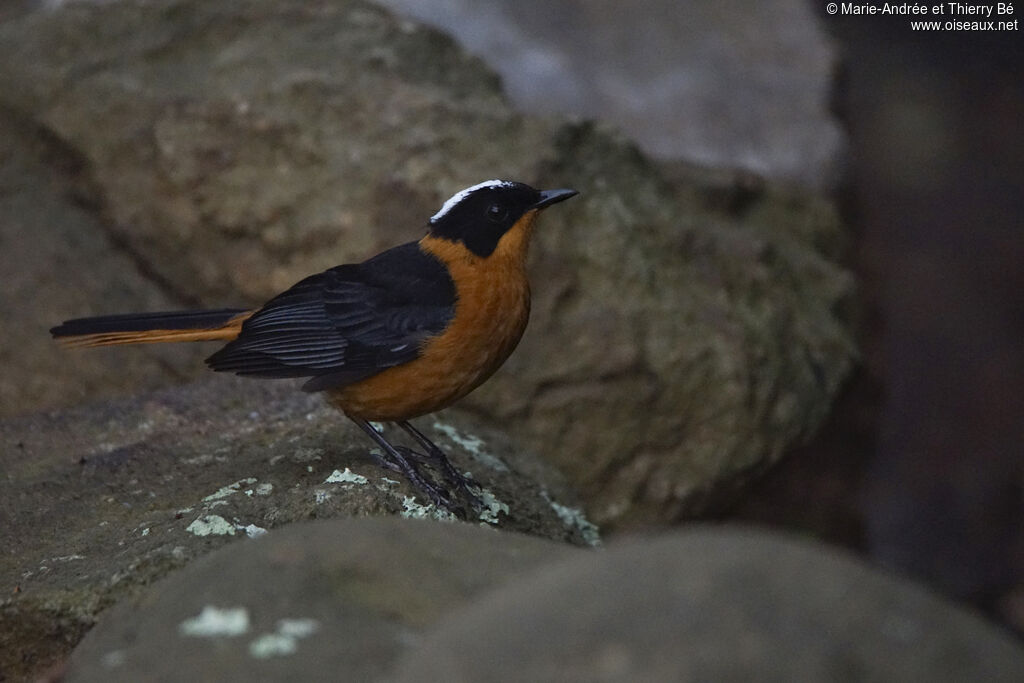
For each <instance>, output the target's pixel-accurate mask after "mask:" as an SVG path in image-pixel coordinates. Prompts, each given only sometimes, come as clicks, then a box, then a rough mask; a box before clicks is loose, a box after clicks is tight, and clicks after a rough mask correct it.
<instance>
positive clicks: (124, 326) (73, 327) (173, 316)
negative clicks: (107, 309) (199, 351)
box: [50, 308, 246, 337]
mask: <svg viewBox="0 0 1024 683" xmlns="http://www.w3.org/2000/svg"><path fill="white" fill-rule="evenodd" d="M245 312H246V309H244V308H221V309H217V310H210V311H168V312H163V313H127V314H121V315H101V316H97V317H95V318H76V319H74V320H66V321H64V322H63V323H61V324H60V325H58V326H56V327H54V328H51V329H50V334H52V335H53V336H54V337H76V336H79V335H84V334H104V333H111V332H145V331H147V330H197V329H209V328H215V327H219V326H221V325H223V324H225V323H226V322H228V321H229V320H231V319H232V318H234V317H235V316H237V315H240V314H242V313H245Z"/></svg>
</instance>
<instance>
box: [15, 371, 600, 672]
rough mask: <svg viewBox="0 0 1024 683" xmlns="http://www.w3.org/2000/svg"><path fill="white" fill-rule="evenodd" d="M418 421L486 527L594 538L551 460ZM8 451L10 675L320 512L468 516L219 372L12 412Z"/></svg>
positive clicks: (358, 440)
mask: <svg viewBox="0 0 1024 683" xmlns="http://www.w3.org/2000/svg"><path fill="white" fill-rule="evenodd" d="M419 423H420V425H421V426H422V427H423V429H424V431H425V433H426V434H427V435H428V436H430V438H432V439H434V440H436V442H437V443H438V445H440V446H441V447H442V448H444V449H446V450H447V451H448V452H449V454H450V455H451V457H452V460H453V462H454V463H455V464H456V466H457V467H459V468H460V469H461V470H462V471H468V472H470V474H471V475H472V476H473V477H474V479H475V480H476V481H477V482H478V483H480V484H481V485H482V486H483V490H484V493H483V499H484V502H485V503H486V509H485V510H484V511H483V512H482V513H481V514H480V515H479V519H477V520H475V521H476V522H477V523H480V524H484V525H485V526H495V527H505V528H509V529H515V530H518V531H522V532H525V533H529V534H531V535H536V536H542V537H547V538H552V539H557V540H559V541H569V542H575V543H578V544H581V545H586V544H588V543H593V542H596V541H597V535H596V528H595V527H593V525H590V524H589V523H588V522H587V521H586V519H585V518H584V516H583V515H582V513H581V512H580V511H579V509H578V503H577V501H576V499H575V498H573V497H572V495H571V493H570V491H569V489H568V487H566V486H565V484H564V482H563V480H562V478H561V477H560V476H558V474H557V473H555V472H554V471H553V470H552V468H551V466H550V465H545V464H544V463H543V462H541V461H540V460H538V459H537V458H536V456H532V455H530V454H529V453H528V452H526V451H523V450H522V449H521V448H516V447H514V446H513V445H512V444H511V443H509V442H508V440H507V437H503V436H501V435H500V434H498V433H497V432H495V431H494V430H491V429H488V428H486V427H483V426H481V425H479V423H478V421H475V420H472V419H468V418H467V417H466V416H464V415H460V414H458V413H456V412H443V413H440V414H438V415H437V416H435V418H434V419H426V420H421V421H419ZM0 443H2V444H3V447H2V450H0V475H2V476H0V520H3V523H2V524H0V548H3V553H0V672H4V673H5V674H7V675H11V676H22V675H27V674H28V673H31V672H36V673H38V672H39V671H40V670H41V669H42V668H43V666H44V665H45V664H46V663H47V662H49V661H53V660H57V659H59V658H60V657H61V656H63V655H64V654H66V652H67V650H68V649H69V648H70V647H71V646H72V645H73V644H74V643H75V642H77V640H78V639H79V638H81V636H82V634H83V633H84V632H85V631H86V630H87V629H88V628H89V627H90V626H91V625H92V624H93V622H94V621H95V618H96V615H97V614H98V613H99V612H100V611H102V610H103V609H105V608H107V607H109V606H110V605H112V604H114V603H116V602H118V601H120V600H122V599H124V598H125V597H126V596H127V595H131V594H133V593H134V592H135V591H136V590H138V588H139V587H140V586H142V585H145V584H147V583H150V582H151V581H153V580H155V579H157V578H159V577H160V576H163V575H164V574H167V573H169V572H171V571H173V570H176V569H180V568H181V567H182V566H184V565H186V564H188V563H189V562H190V561H192V560H194V559H195V558H197V557H200V556H202V555H204V554H206V553H208V552H209V551H211V550H213V549H216V548H219V547H220V546H222V545H225V544H227V543H243V544H244V543H247V542H250V541H249V540H248V539H252V538H258V537H260V536H261V535H263V534H264V533H266V531H267V530H270V529H274V528H276V527H281V526H285V525H288V524H290V523H293V522H297V521H303V520H308V519H316V518H335V517H362V516H367V515H394V516H402V517H414V518H418V517H426V518H435V519H444V520H448V521H451V522H452V523H453V524H455V523H456V522H455V521H454V518H453V517H452V516H451V515H450V514H448V513H446V512H443V511H440V510H438V509H436V508H435V507H433V506H432V505H429V504H427V501H425V500H423V497H422V496H419V495H417V494H416V492H415V491H414V490H413V489H411V488H410V487H409V485H408V483H407V482H405V481H404V480H401V478H400V477H398V476H393V475H391V473H390V472H386V471H384V470H382V469H380V468H378V467H377V466H376V465H374V464H373V463H372V461H371V460H370V459H369V457H368V456H367V450H368V448H369V447H370V446H371V444H370V442H369V440H368V439H367V438H366V436H365V435H364V434H363V433H362V432H361V431H359V430H358V429H357V428H356V427H355V426H354V425H351V424H350V423H348V421H347V420H345V419H344V418H343V417H341V416H340V415H339V414H338V413H337V411H335V410H334V409H332V408H330V407H328V406H326V405H325V404H324V403H323V402H322V401H320V400H319V398H318V397H316V396H311V395H309V394H304V393H302V392H301V391H298V389H297V387H295V386H294V383H292V382H285V383H268V382H251V381H248V382H247V381H244V380H240V379H236V378H231V377H216V378H213V379H211V380H209V381H207V382H205V383H202V384H197V385H191V386H188V387H184V388H175V389H170V390H165V391H163V392H160V393H155V394H148V395H146V394H143V395H139V396H136V397H134V398H132V399H125V400H119V401H114V402H109V403H101V404H95V405H92V406H87V407H82V408H76V409H74V410H69V411H65V412H56V413H50V414H38V415H32V416H25V417H17V418H8V419H6V420H0Z"/></svg>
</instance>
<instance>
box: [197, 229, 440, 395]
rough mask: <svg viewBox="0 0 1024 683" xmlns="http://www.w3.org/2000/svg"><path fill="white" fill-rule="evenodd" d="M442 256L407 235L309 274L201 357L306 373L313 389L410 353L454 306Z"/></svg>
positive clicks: (237, 368) (268, 371) (225, 365)
mask: <svg viewBox="0 0 1024 683" xmlns="http://www.w3.org/2000/svg"><path fill="white" fill-rule="evenodd" d="M455 300H456V294H455V286H454V283H453V282H452V281H451V277H450V276H449V275H448V271H447V269H446V268H445V267H444V266H443V264H442V263H441V262H440V261H438V260H437V259H436V258H434V257H433V256H431V255H430V254H427V253H424V252H423V251H421V250H420V249H419V245H418V244H417V243H415V242H412V243H409V244H405V245H402V246H400V247H395V248H394V249H390V250H388V251H385V252H383V253H381V254H379V255H378V256H376V257H374V258H373V259H370V260H369V261H366V262H364V263H361V264H358V265H353V264H347V265H343V266H337V267H335V268H331V269H330V270H326V271H324V272H322V273H319V274H317V275H313V276H310V277H308V278H306V279H304V280H302V281H300V282H298V283H297V284H295V285H294V286H293V287H292V288H291V289H289V290H287V291H285V292H283V293H282V294H280V295H278V296H276V297H274V298H273V299H271V300H270V301H269V302H267V304H266V305H264V306H263V308H261V309H260V310H258V311H257V312H256V313H254V314H253V315H252V316H251V317H250V318H249V319H248V320H246V321H245V323H244V324H243V325H242V329H241V332H240V333H239V335H238V338H237V339H235V340H233V341H231V342H230V343H228V344H227V345H226V346H225V347H224V348H222V349H221V350H220V351H218V352H217V353H215V354H213V355H212V356H210V358H208V359H207V364H208V365H209V366H210V367H212V368H213V369H214V370H221V371H227V372H235V373H238V374H240V375H248V376H255V377H311V378H313V379H311V380H310V381H309V382H307V385H306V388H307V389H309V390H320V389H326V388H330V387H331V386H339V385H342V384H346V383H350V382H353V381H357V380H359V379H363V378H365V377H368V376H370V375H373V374H376V373H378V372H380V371H382V370H385V369H387V368H389V367H393V366H395V365H400V364H402V363H407V362H409V361H411V360H413V359H415V358H416V357H417V356H418V355H419V353H420V348H421V344H422V342H423V340H424V339H426V338H428V337H430V336H433V335H436V334H438V333H440V332H441V331H442V330H443V329H444V328H445V327H446V326H447V325H448V323H449V321H450V320H451V318H452V316H453V315H454V312H455Z"/></svg>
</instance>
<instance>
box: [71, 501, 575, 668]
mask: <svg viewBox="0 0 1024 683" xmlns="http://www.w3.org/2000/svg"><path fill="white" fill-rule="evenodd" d="M583 552H584V551H582V550H579V549H573V548H571V547H568V546H565V545H560V544H556V543H551V542H549V541H543V540H540V539H536V538H528V537H526V536H521V535H519V534H507V533H495V532H494V531H490V530H488V529H481V528H474V527H472V526H469V525H466V524H439V523H436V522H428V521H408V520H399V519H394V518H391V519H383V518H376V519H351V520H336V521H329V522H316V523H312V524H299V525H293V526H290V527H288V528H287V529H281V530H277V531H273V532H271V533H269V534H267V535H266V537H264V538H261V539H259V540H257V541H253V542H249V543H243V544H235V545H233V546H231V547H230V548H225V549H223V550H221V551H218V552H215V553H212V554H210V555H208V556H207V557H205V558H203V559H202V560H199V561H198V562H195V563H194V564H192V565H191V566H189V567H188V568H187V569H185V570H183V571H180V572H177V573H176V574H174V575H173V576H172V577H169V578H168V579H166V580H164V581H161V582H159V583H158V584H156V585H154V586H152V587H150V588H149V589H147V590H146V591H145V592H144V593H140V594H139V595H138V596H136V597H133V598H131V599H130V600H128V601H125V602H123V603H122V604H120V605H118V606H117V607H115V608H113V609H111V610H110V611H108V612H106V613H105V614H104V615H103V616H102V618H101V620H100V623H99V624H98V625H97V626H96V628H95V629H93V630H92V631H91V632H90V633H89V635H88V636H86V638H85V640H84V641H83V642H82V644H81V645H80V646H79V647H78V648H77V649H76V650H75V652H74V654H73V655H72V657H71V661H70V666H69V668H68V672H67V680H68V681H110V680H125V681H129V680H130V681H143V680H147V681H171V680H178V681H181V680H188V681H246V680H259V681H338V680H346V681H372V680H378V679H379V678H380V676H381V675H382V674H384V673H385V672H387V671H388V670H389V669H390V668H391V667H392V666H393V664H394V661H395V659H397V658H398V657H399V656H400V655H401V653H402V652H404V651H405V650H407V649H408V648H409V647H410V646H412V645H414V644H415V643H416V642H417V641H418V640H419V639H420V634H421V632H422V631H423V630H424V629H425V628H427V627H429V625H430V624H432V623H434V622H435V621H436V620H437V619H438V618H439V617H440V616H442V615H444V614H445V613H447V612H448V611H450V610H452V609H454V608H456V607H459V606H462V605H464V604H466V603H468V602H471V601H472V600H473V599H474V598H476V596H478V595H479V594H480V593H482V592H484V591H486V590H489V589H492V588H494V587H495V586H497V585H500V584H502V583H504V582H506V581H508V580H510V579H511V578H512V577H515V576H518V575H521V574H523V573H525V572H528V571H530V570H532V569H534V568H535V567H536V566H537V565H541V564H545V563H548V562H552V561H556V560H561V559H565V558H567V557H571V556H573V555H576V554H579V553H583Z"/></svg>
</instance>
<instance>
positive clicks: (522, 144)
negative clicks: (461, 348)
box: [0, 0, 853, 524]
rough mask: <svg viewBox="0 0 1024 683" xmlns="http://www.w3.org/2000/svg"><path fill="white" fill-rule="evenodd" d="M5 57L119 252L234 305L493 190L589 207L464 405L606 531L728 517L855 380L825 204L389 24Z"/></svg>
mask: <svg viewBox="0 0 1024 683" xmlns="http://www.w3.org/2000/svg"><path fill="white" fill-rule="evenodd" d="M0 61H2V62H3V63H4V64H5V68H4V69H3V70H2V71H0V104H2V105H3V106H5V107H8V108H10V109H12V110H15V111H17V112H19V115H20V116H22V117H23V118H24V119H25V120H27V121H31V122H32V124H33V125H34V126H38V127H39V128H40V129H42V130H44V131H45V132H46V134H47V135H48V136H49V137H50V138H51V139H52V140H54V141H55V142H56V143H57V144H60V145H64V146H65V147H66V148H67V149H68V150H70V152H69V153H73V155H74V156H75V158H78V159H80V160H81V164H80V166H79V168H78V171H77V172H78V174H79V176H80V180H81V181H82V182H81V183H80V186H81V187H86V188H89V192H90V194H89V197H90V201H91V202H92V203H93V204H94V205H96V206H99V207H101V209H102V211H101V215H102V217H103V220H104V223H103V225H104V226H105V229H106V230H108V231H109V233H110V239H112V240H113V241H114V242H115V243H116V244H118V245H121V246H122V247H123V249H125V250H126V251H128V252H129V253H130V254H131V255H132V257H133V259H135V261H136V262H137V263H138V264H139V267H140V268H141V269H142V271H143V272H145V273H148V274H150V276H151V277H152V279H154V280H156V281H160V282H165V283H173V289H174V291H176V292H178V293H179V294H180V296H181V297H183V298H188V299H190V300H195V301H199V302H202V303H205V304H209V305H213V306H224V305H237V304H246V303H256V302H259V301H260V300H261V299H262V298H264V297H267V296H270V295H272V294H274V293H276V292H277V291H280V290H281V289H282V288H284V287H286V286H288V285H290V284H292V283H293V282H295V281H296V280H298V279H300V278H301V277H304V276H305V275H307V274H309V273H310V272H314V271H316V270H319V269H321V268H324V267H327V266H331V265H335V264H337V263H340V262H344V261H349V260H353V259H362V258H365V257H367V256H369V255H371V254H373V253H375V252H376V251H377V250H379V249H381V248H383V247H386V246H391V245H393V244H396V243H399V242H402V241H406V240H410V239H415V238H417V237H418V236H419V235H420V234H421V231H422V227H423V225H424V224H425V220H426V218H427V217H428V216H429V215H431V214H432V213H433V211H434V210H435V209H436V207H437V206H438V205H439V203H440V202H441V201H442V200H443V199H444V198H445V197H446V196H447V195H448V194H450V193H451V192H453V191H454V190H457V189H459V188H461V187H464V186H466V185H469V184H471V183H474V182H477V181H480V180H483V179H486V178H493V177H505V178H514V179H519V180H524V181H527V182H530V183H531V184H534V185H537V186H545V185H556V186H559V187H560V186H571V187H574V188H576V189H578V190H579V191H580V193H581V196H580V198H579V199H578V200H575V201H574V202H573V205H572V206H571V207H569V206H567V208H566V209H565V210H563V211H560V212H558V213H554V212H552V214H551V215H547V216H545V217H544V219H543V221H542V223H541V225H540V226H539V232H538V236H537V239H536V242H537V244H536V248H535V250H534V258H533V263H532V280H533V283H534V292H535V301H534V314H533V321H532V324H531V327H530V328H529V329H528V331H527V335H526V337H525V338H524V340H523V342H522V344H521V346H520V349H519V350H518V351H517V352H516V354H515V355H514V356H513V357H512V359H511V360H510V361H509V363H508V364H507V366H506V368H505V369H504V370H503V371H501V372H500V373H499V375H497V376H496V377H495V378H494V379H493V380H492V381H491V382H490V383H489V384H488V385H486V386H485V387H483V388H482V389H481V390H480V391H478V392H477V393H476V394H474V395H473V396H472V397H470V399H468V401H467V404H468V405H469V406H471V407H472V408H473V409H475V410H476V411H477V412H480V413H482V414H486V415H489V416H490V417H492V418H496V419H498V420H500V422H501V424H502V426H503V427H504V428H505V429H507V430H508V431H509V432H510V433H512V434H514V435H515V436H516V437H517V438H519V437H522V438H523V439H524V442H525V443H526V444H527V445H529V446H531V447H533V448H536V449H538V450H539V451H540V452H541V453H542V454H543V455H545V456H546V457H548V458H550V459H551V460H553V461H554V462H556V463H558V464H559V466H560V467H562V468H563V470H564V471H565V472H567V473H568V474H569V475H570V476H571V478H572V479H573V480H574V481H575V482H576V484H577V485H578V486H580V487H581V488H582V490H583V492H584V493H585V495H586V498H587V500H588V506H589V508H590V509H591V510H592V512H593V513H594V514H595V515H596V517H597V518H598V519H599V520H601V521H602V522H603V523H608V524H639V523H642V522H648V521H655V522H666V521H672V520H676V519H679V518H681V517H683V516H687V515H692V514H698V513H700V512H702V511H705V510H707V509H708V507H709V506H712V505H714V504H716V503H718V502H720V501H723V500H728V499H729V498H730V497H731V496H732V495H733V493H734V492H735V490H737V489H738V488H739V487H740V486H741V485H742V483H743V482H744V481H745V480H746V479H747V478H749V477H750V476H752V474H754V473H756V472H759V471H760V470H762V469H764V468H765V467H767V466H768V465H769V464H770V463H771V462H773V461H774V460H776V459H777V458H778V457H779V456H780V454H781V453H782V452H783V451H784V450H785V449H786V448H787V447H790V446H791V445H793V444H794V443H795V442H797V441H799V440H801V439H803V438H805V437H806V436H807V435H809V434H810V433H812V432H813V431H814V429H815V428H816V427H817V425H818V424H819V423H820V421H821V419H822V417H823V416H824V415H825V414H826V412H827V410H828V406H829V403H830V400H831V398H832V397H833V395H834V394H835V391H836V389H837V387H838V386H839V384H840V383H841V381H842V379H843V378H844V377H845V375H846V374H847V372H848V369H849V367H850V364H851V358H852V355H853V347H852V343H851V340H850V336H849V331H848V329H847V327H846V324H845V320H844V317H843V309H844V304H845V303H846V302H847V300H848V298H849V296H850V293H851V290H852V283H851V280H850V277H849V275H848V274H847V272H846V271H844V270H843V269H842V268H840V267H839V266H837V265H836V261H837V259H838V255H839V253H840V250H841V242H842V240H841V226H840V224H839V222H838V219H837V216H836V212H835V209H834V207H833V206H832V205H831V204H830V203H828V202H827V201H825V200H823V199H821V198H820V197H816V196H813V195H807V194H802V193H800V192H798V191H793V190H787V189H785V188H781V187H777V186H774V185H770V184H764V183H760V182H758V181H756V180H753V179H747V178H745V177H742V176H734V175H730V174H723V173H715V172H708V171H700V170H696V169H682V170H679V169H666V168H665V167H663V166H658V165H655V164H653V163H651V162H649V161H647V160H646V159H645V158H644V157H643V156H642V155H641V154H640V153H639V152H638V151H637V150H636V149H635V148H634V147H633V145H632V144H630V143H629V142H627V141H625V140H624V139H622V138H620V137H618V136H617V135H615V134H614V133H613V132H611V131H608V130H605V129H603V128H601V127H599V126H598V127H594V126H590V125H585V124H577V123H565V122H563V121H558V120H554V119H539V118H533V117H528V116H524V115H521V114H519V113H516V112H515V111H514V110H513V109H512V108H511V107H509V106H508V104H507V103H506V102H505V100H504V99H503V97H502V95H501V92H500V89H499V84H498V81H497V79H496V78H495V77H494V75H493V74H492V73H491V72H490V71H488V70H487V69H485V68H484V67H483V66H482V65H481V63H480V62H479V61H477V60H476V59H473V58H470V57H467V56H466V55H465V54H464V53H463V52H461V51H460V50H458V49H457V48H456V47H455V45H454V44H453V43H452V42H451V41H450V40H449V39H447V38H445V37H444V36H442V35H440V34H438V33H435V32H433V31H431V30H427V29H424V28H421V27H419V26H417V25H415V24H412V23H409V22H404V21H398V20H396V19H395V18H393V17H392V16H391V15H389V14H388V13H386V12H385V11H384V10H381V9H379V8H377V7H374V6H370V5H366V4H363V3H361V2H356V1H354V0H353V1H345V2H331V3H312V4H310V3H308V2H304V1H303V2H299V1H298V0H289V1H284V2H270V1H269V0H255V1H253V2H247V3H244V4H221V3H207V2H201V1H200V0H162V1H160V2H145V3H142V2H130V1H126V2H117V3H111V4H106V5H101V6H96V5H92V4H72V5H68V6H65V7H63V8H61V9H60V10H58V11H54V12H47V13H36V14H31V15H28V16H25V17H23V18H20V19H17V20H12V21H9V22H7V23H5V24H3V25H0ZM101 237H102V236H97V239H99V238H101ZM67 280H68V281H67V286H68V287H69V288H74V287H76V286H77V284H76V283H75V281H74V274H73V273H69V274H68V275H67ZM40 334H41V335H42V334H45V333H44V332H43V331H40ZM54 352H55V353H57V351H56V350H55V351H54ZM74 381H75V377H74V373H73V369H72V370H71V371H70V372H69V374H68V382H69V383H73V382H74ZM118 381H120V380H118Z"/></svg>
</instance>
